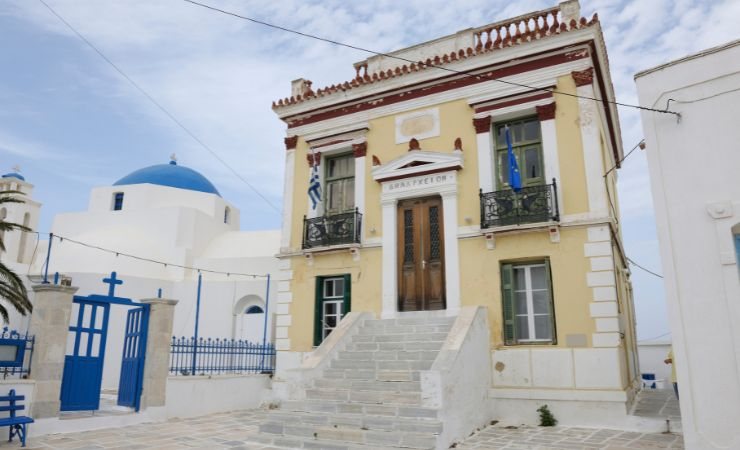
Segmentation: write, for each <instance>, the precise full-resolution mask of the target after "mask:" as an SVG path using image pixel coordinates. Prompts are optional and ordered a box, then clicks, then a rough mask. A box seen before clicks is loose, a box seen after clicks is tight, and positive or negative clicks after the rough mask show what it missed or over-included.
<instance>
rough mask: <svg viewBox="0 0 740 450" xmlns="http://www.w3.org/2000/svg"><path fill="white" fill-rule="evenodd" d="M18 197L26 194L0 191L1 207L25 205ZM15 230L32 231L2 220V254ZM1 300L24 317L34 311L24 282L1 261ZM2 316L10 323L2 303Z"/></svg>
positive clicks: (0, 220)
mask: <svg viewBox="0 0 740 450" xmlns="http://www.w3.org/2000/svg"><path fill="white" fill-rule="evenodd" d="M17 195H24V194H23V192H20V191H0V206H2V205H3V204H5V203H23V202H24V201H23V199H22V198H18V197H17ZM13 230H18V231H31V229H30V228H28V227H24V226H23V225H19V224H17V223H12V222H7V221H6V220H5V218H0V253H2V252H5V243H4V242H3V237H4V236H5V233H6V232H8V231H13ZM0 299H4V300H6V301H7V302H9V303H10V304H11V305H12V306H13V307H14V308H15V309H16V310H17V311H18V312H19V313H21V314H22V315H24V316H25V315H26V314H28V313H30V312H31V311H32V310H33V305H31V301H30V300H29V299H28V291H27V290H26V286H25V285H24V284H23V280H21V278H20V277H19V276H18V275H16V274H15V272H13V271H12V270H10V269H9V268H8V267H7V266H6V265H5V264H3V263H2V261H0ZM0 316H2V318H3V320H4V321H5V323H8V320H9V318H8V310H7V309H5V305H3V304H2V303H0Z"/></svg>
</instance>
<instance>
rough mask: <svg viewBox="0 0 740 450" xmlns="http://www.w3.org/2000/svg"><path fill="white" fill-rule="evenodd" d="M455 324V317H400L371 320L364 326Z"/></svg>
mask: <svg viewBox="0 0 740 450" xmlns="http://www.w3.org/2000/svg"><path fill="white" fill-rule="evenodd" d="M453 323H455V317H400V318H398V319H369V320H365V321H364V322H362V326H363V327H367V328H383V327H394V326H403V327H409V326H424V325H435V326H447V327H452V324H453Z"/></svg>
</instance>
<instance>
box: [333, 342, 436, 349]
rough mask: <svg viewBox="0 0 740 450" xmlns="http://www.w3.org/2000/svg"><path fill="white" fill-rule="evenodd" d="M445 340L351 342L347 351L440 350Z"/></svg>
mask: <svg viewBox="0 0 740 450" xmlns="http://www.w3.org/2000/svg"><path fill="white" fill-rule="evenodd" d="M443 344H444V341H424V342H349V343H348V344H347V347H346V351H358V352H372V351H379V352H398V351H406V352H414V351H420V350H435V351H439V350H440V349H441V348H442V345H443Z"/></svg>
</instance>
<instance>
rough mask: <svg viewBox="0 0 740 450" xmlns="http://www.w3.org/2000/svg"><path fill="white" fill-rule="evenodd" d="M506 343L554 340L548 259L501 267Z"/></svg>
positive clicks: (553, 341) (553, 314)
mask: <svg viewBox="0 0 740 450" xmlns="http://www.w3.org/2000/svg"><path fill="white" fill-rule="evenodd" d="M501 288H502V289H501V290H502V299H503V311H504V341H505V343H506V345H516V344H544V343H547V344H549V343H555V341H556V334H555V313H554V307H553V296H552V281H551V277H550V262H549V260H541V261H532V262H526V263H506V264H503V265H502V266H501Z"/></svg>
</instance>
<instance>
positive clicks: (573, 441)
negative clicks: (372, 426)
mask: <svg viewBox="0 0 740 450" xmlns="http://www.w3.org/2000/svg"><path fill="white" fill-rule="evenodd" d="M264 416H265V411H264V410H252V411H241V412H231V413H224V414H212V415H209V416H204V417H197V418H192V419H173V420H169V421H167V422H164V423H152V424H142V425H133V426H128V427H123V428H108V429H103V430H96V431H87V432H81V433H67V434H55V435H49V436H42V437H33V436H31V437H30V438H29V439H28V443H27V447H26V448H27V449H28V450H33V449H44V450H45V449H50V448H53V449H69V450H72V449H74V450H98V449H100V450H102V449H131V450H136V449H160V450H176V449H234V450H239V449H254V450H256V449H274V448H277V447H273V446H267V445H265V444H262V443H260V441H259V439H260V436H257V428H258V425H259V423H260V421H261V420H262V419H263V418H264ZM31 427H33V425H31ZM337 444H339V445H337V446H336V448H337V449H341V448H343V447H342V446H341V443H337ZM0 447H2V448H20V444H19V443H17V442H15V443H14V444H13V445H8V444H2V445H0ZM279 448H292V447H291V446H290V444H289V442H286V446H284V447H279ZM456 448H458V449H506V450H513V449H541V450H545V449H560V450H563V449H568V450H577V449H609V450H626V449H664V448H671V449H682V448H683V438H682V437H681V435H677V434H643V433H632V432H623V431H617V430H606V429H594V428H574V427H552V428H541V427H525V426H523V427H518V428H506V427H499V426H495V425H494V426H489V427H487V428H485V429H483V430H481V431H480V432H478V433H477V434H475V435H473V436H471V437H470V438H468V439H467V440H465V442H464V443H462V444H460V445H458V446H457V447H456Z"/></svg>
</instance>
